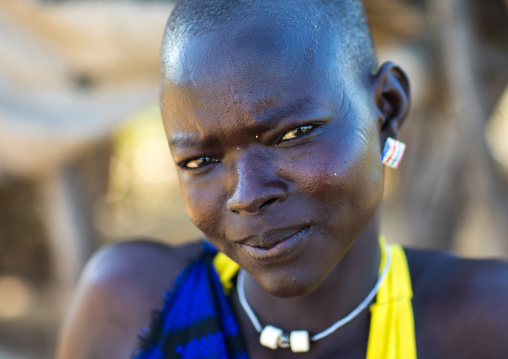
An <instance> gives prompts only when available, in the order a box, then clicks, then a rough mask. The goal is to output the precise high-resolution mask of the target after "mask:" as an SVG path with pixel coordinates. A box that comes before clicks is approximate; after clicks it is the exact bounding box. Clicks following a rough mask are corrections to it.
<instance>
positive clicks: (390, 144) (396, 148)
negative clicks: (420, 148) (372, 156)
mask: <svg viewBox="0 0 508 359" xmlns="http://www.w3.org/2000/svg"><path fill="white" fill-rule="evenodd" d="M405 149H406V145H405V144H404V143H403V142H400V141H398V140H396V139H394V138H391V137H388V138H387V139H386V142H385V148H384V149H383V154H382V155H381V162H383V164H385V165H386V166H388V167H391V168H397V167H398V166H399V164H400V161H401V160H402V156H404V150H405Z"/></svg>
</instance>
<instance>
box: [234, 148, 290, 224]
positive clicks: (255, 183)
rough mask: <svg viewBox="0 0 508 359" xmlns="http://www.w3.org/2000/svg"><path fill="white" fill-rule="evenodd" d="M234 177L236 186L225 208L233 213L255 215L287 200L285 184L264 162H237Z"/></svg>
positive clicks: (243, 160)
mask: <svg viewBox="0 0 508 359" xmlns="http://www.w3.org/2000/svg"><path fill="white" fill-rule="evenodd" d="M236 177H237V180H236V185H235V186H234V188H233V192H232V194H231V196H230V197H229V199H228V201H227V208H228V210H229V211H231V212H233V213H236V214H240V215H255V214H258V213H260V212H261V211H263V210H265V209H267V208H268V207H270V206H271V205H273V204H274V203H277V202H282V201H284V200H285V199H286V198H287V195H288V186H287V184H286V183H285V182H284V180H282V179H281V178H279V177H277V176H276V174H275V173H273V172H272V169H271V166H270V165H269V164H268V161H266V160H263V159H259V158H257V159H255V158H250V159H249V158H244V159H241V160H239V161H238V163H237V167H236Z"/></svg>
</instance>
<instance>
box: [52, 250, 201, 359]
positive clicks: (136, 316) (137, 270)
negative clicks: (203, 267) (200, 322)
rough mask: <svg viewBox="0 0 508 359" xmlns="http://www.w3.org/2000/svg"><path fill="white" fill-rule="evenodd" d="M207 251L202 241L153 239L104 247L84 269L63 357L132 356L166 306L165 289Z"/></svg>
mask: <svg viewBox="0 0 508 359" xmlns="http://www.w3.org/2000/svg"><path fill="white" fill-rule="evenodd" d="M201 253H202V244H201V243H200V242H193V243H190V244H186V245H183V246H175V247H172V246H168V245H165V244H161V243H156V242H151V241H133V242H125V243H120V244H115V245H111V246H107V247H105V248H103V249H101V250H100V251H98V252H97V253H96V254H95V255H94V256H93V257H92V258H91V260H90V261H89V263H88V264H87V266H86V268H85V270H84V271H83V275H82V278H81V280H80V283H79V286H78V289H77V291H76V295H75V298H74V300H73V304H72V306H71V310H70V311H69V313H68V316H67V318H66V323H65V325H64V327H63V330H62V333H61V338H60V345H59V357H58V358H61V359H66V358H71V357H72V358H90V357H93V358H97V359H99V358H108V359H114V358H126V357H129V355H130V354H131V353H132V351H133V349H134V347H135V344H136V342H137V334H138V332H139V330H140V329H142V328H143V327H145V326H147V325H148V324H149V322H150V315H151V312H152V311H153V310H156V309H159V308H160V307H161V305H162V296H163V293H164V292H165V291H166V290H168V289H170V288H171V286H172V285H173V283H174V281H175V279H176V277H177V276H178V274H179V273H180V272H181V271H182V270H183V268H185V266H186V265H187V264H189V263H190V262H192V261H193V260H194V259H196V258H197V257H199V255H200V254H201ZM76 353H80V355H81V356H76Z"/></svg>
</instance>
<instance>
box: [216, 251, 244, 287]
mask: <svg viewBox="0 0 508 359" xmlns="http://www.w3.org/2000/svg"><path fill="white" fill-rule="evenodd" d="M213 265H214V267H215V270H216V272H217V274H218V275H219V279H220V282H221V283H222V288H224V293H226V295H229V294H230V293H231V290H232V289H233V278H234V277H235V275H236V274H237V273H238V271H239V270H240V266H239V265H238V264H236V262H234V261H233V260H232V259H231V258H229V257H228V256H227V255H225V254H224V253H222V252H219V253H217V255H216V256H215V257H214V258H213Z"/></svg>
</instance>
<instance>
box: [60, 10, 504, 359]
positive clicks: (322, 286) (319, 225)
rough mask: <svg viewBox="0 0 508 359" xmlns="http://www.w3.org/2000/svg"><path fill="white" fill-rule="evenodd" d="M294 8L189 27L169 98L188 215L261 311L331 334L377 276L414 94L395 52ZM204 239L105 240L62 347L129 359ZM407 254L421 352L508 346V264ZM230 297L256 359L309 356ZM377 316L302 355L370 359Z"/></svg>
mask: <svg viewBox="0 0 508 359" xmlns="http://www.w3.org/2000/svg"><path fill="white" fill-rule="evenodd" d="M284 14H285V13H284V12H282V13H276V12H275V13H273V12H271V13H269V14H262V16H261V15H260V14H256V13H254V14H253V15H252V17H246V18H242V19H241V21H232V22H231V23H229V24H228V25H227V26H224V27H217V28H216V29H214V31H210V32H207V33H202V34H197V35H196V34H195V33H192V34H190V33H189V34H184V35H183V36H182V38H181V39H180V42H179V43H178V44H177V45H178V46H176V47H174V48H173V51H172V52H171V53H163V54H162V57H163V68H162V86H161V108H162V115H163V121H164V125H165V128H166V132H167V136H168V142H169V146H170V149H171V152H172V155H173V158H174V161H175V164H176V165H177V166H178V173H179V180H180V186H181V191H182V196H183V198H184V202H185V205H186V209H187V212H188V214H189V216H190V218H191V220H192V221H193V222H194V224H195V225H196V226H197V227H198V228H199V229H201V230H202V231H203V233H204V234H205V236H206V238H207V239H208V240H209V241H211V242H212V243H213V244H214V245H215V246H216V247H217V248H218V249H219V250H221V251H223V252H224V253H226V254H227V255H228V256H230V257H231V258H232V259H234V260H235V261H237V262H238V263H239V264H240V265H241V267H242V268H244V269H245V270H246V271H247V273H248V275H247V276H246V281H245V290H246V295H247V297H248V300H249V302H250V304H251V305H252V307H253V309H254V311H255V312H256V313H257V315H258V317H259V320H260V321H261V323H262V324H272V325H276V326H278V327H281V328H284V329H285V330H295V329H306V330H308V331H309V332H310V333H318V332H320V331H323V330H324V329H326V328H328V327H329V326H330V325H331V324H333V323H334V322H335V321H336V320H338V319H340V318H341V317H343V316H345V315H346V314H348V313H349V312H350V311H351V310H352V309H353V308H355V307H356V306H357V305H358V303H360V302H361V301H362V300H363V299H364V298H365V296H366V295H367V293H368V292H369V291H370V290H371V288H372V286H373V284H374V282H375V281H376V279H377V275H378V269H379V262H380V248H379V244H378V243H379V242H378V238H379V206H380V202H381V199H382V194H383V178H384V168H383V166H382V164H381V150H382V146H383V144H384V142H385V140H386V138H387V137H397V136H398V131H399V129H400V127H401V126H402V124H403V122H404V120H405V118H406V116H407V113H408V109H409V102H410V94H409V92H410V91H409V82H408V80H407V77H406V75H405V74H404V72H403V71H402V70H401V69H400V68H399V67H397V66H396V65H394V64H393V63H386V64H383V65H382V66H380V67H379V68H378V69H376V70H375V71H372V69H370V68H369V67H367V66H361V64H360V65H358V64H357V66H353V65H354V64H351V63H350V61H351V59H350V57H348V56H347V54H346V51H345V50H344V49H343V47H342V42H343V35H337V36H331V35H330V33H328V32H326V31H323V32H321V33H312V36H310V35H309V33H311V32H312V31H311V30H309V29H305V28H302V27H301V26H288V22H286V20H285V15H284ZM291 14H292V15H294V14H295V12H294V11H293V12H291ZM302 14H303V13H302ZM302 14H299V15H298V14H296V15H294V16H304V15H302ZM293 20H294V19H292V21H293ZM288 21H289V20H288ZM200 251H201V247H200V246H199V245H198V244H190V245H187V246H184V247H167V246H162V245H155V244H153V243H149V242H141V243H140V242H135V243H130V244H124V245H119V246H113V247H109V248H107V249H106V250H104V251H102V252H101V253H99V254H98V255H97V256H96V257H95V259H94V260H93V261H92V263H91V264H90V265H89V267H88V269H87V272H86V273H85V275H84V279H83V281H82V284H81V289H80V294H79V296H78V300H76V304H75V307H74V308H75V309H73V312H72V315H71V316H70V318H71V319H69V323H70V324H68V327H67V329H66V330H65V331H64V335H63V336H62V338H63V339H61V343H63V344H61V349H60V356H59V358H60V359H67V358H69V359H70V358H73V359H76V356H75V355H76V353H85V354H81V356H80V357H79V358H107V359H111V358H125V357H127V356H128V353H130V352H131V351H132V348H133V346H134V343H135V335H136V333H137V332H138V330H139V328H141V327H143V326H146V325H147V323H148V321H149V313H150V311H151V310H153V309H156V308H158V307H160V304H161V303H160V295H161V293H162V292H163V291H164V290H166V289H167V288H168V283H173V281H174V278H175V277H176V276H177V274H178V273H179V272H180V271H181V270H182V269H183V268H184V266H185V265H186V264H187V263H188V261H190V260H192V259H193V258H196V257H197V256H198V255H199V253H200ZM406 253H407V258H408V262H409V267H410V271H411V278H412V284H413V291H414V300H413V308H414V316H415V330H416V340H417V349H418V358H419V359H421V358H424V359H436V358H480V357H481V358H483V357H485V358H496V359H497V358H499V359H501V358H505V354H506V352H508V343H507V342H506V340H503V339H502V338H505V337H506V336H505V335H504V334H503V333H508V310H507V309H506V307H507V306H506V302H508V269H507V265H506V264H505V263H504V262H494V261H468V260H463V259H459V258H456V257H453V256H451V255H448V254H442V253H433V252H423V251H415V250H406ZM503 283H504V284H503ZM231 303H232V305H233V309H234V311H235V314H236V317H237V319H238V322H239V325H240V327H241V330H242V334H243V337H244V340H245V343H246V345H247V349H248V352H249V357H250V358H253V359H258V358H264V359H270V358H286V357H287V358H295V357H296V356H295V354H293V353H291V352H290V351H289V350H277V351H271V350H269V349H267V348H264V347H262V346H261V345H260V344H259V342H258V337H259V335H258V334H257V333H256V332H255V330H254V328H253V326H252V324H251V323H250V321H249V319H248V318H247V317H246V315H245V313H244V312H243V310H242V308H241V307H240V305H239V302H238V298H237V296H236V294H235V293H233V294H232V295H231ZM503 303H504V305H503ZM91 313H92V314H91ZM93 313H95V314H93ZM369 321H370V314H369V311H368V310H365V311H363V312H362V313H361V315H359V316H358V317H357V318H356V319H355V320H354V321H352V322H350V323H349V324H347V325H346V326H345V327H343V328H341V329H340V330H338V331H337V332H335V333H334V334H333V335H331V336H330V337H327V338H325V339H323V340H321V341H318V342H316V343H313V344H312V347H311V351H310V352H309V353H307V354H298V357H299V358H339V357H340V358H344V359H348V358H351V359H360V358H365V356H366V350H367V345H366V343H367V342H368V331H369ZM90 333H94V334H93V335H92V334H90ZM88 353H90V354H88Z"/></svg>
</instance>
